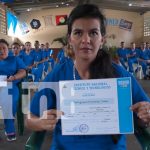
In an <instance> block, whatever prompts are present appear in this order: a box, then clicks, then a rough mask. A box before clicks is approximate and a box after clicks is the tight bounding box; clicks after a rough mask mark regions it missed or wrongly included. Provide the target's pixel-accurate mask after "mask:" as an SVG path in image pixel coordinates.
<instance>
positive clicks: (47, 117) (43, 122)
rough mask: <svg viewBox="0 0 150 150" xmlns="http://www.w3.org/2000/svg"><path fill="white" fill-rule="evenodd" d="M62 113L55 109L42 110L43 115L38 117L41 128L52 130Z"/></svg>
mask: <svg viewBox="0 0 150 150" xmlns="http://www.w3.org/2000/svg"><path fill="white" fill-rule="evenodd" d="M62 114H63V113H62V112H61V111H57V110H55V109H51V110H47V111H44V113H43V116H42V117H41V118H40V126H41V129H42V130H49V131H52V130H53V129H54V128H55V126H56V123H57V122H58V119H60V116H61V115H62Z"/></svg>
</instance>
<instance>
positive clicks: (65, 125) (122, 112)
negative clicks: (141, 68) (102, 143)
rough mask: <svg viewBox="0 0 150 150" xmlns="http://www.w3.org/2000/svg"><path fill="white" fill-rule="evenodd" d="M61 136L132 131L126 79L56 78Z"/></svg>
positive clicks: (129, 87) (129, 85) (127, 80)
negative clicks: (64, 79) (57, 81)
mask: <svg viewBox="0 0 150 150" xmlns="http://www.w3.org/2000/svg"><path fill="white" fill-rule="evenodd" d="M59 90H60V91H59V93H60V110H61V111H63V112H64V115H63V116H62V117H61V123H62V134H63V135H96V134H122V133H133V130H134V128H133V113H132V111H131V110H130V109H129V108H130V106H131V105H132V94H131V80H130V78H113V79H94V80H74V81H60V82H59Z"/></svg>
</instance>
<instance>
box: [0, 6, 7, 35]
mask: <svg viewBox="0 0 150 150" xmlns="http://www.w3.org/2000/svg"><path fill="white" fill-rule="evenodd" d="M0 33H2V34H7V23H6V9H5V7H4V6H3V5H0Z"/></svg>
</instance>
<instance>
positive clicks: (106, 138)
mask: <svg viewBox="0 0 150 150" xmlns="http://www.w3.org/2000/svg"><path fill="white" fill-rule="evenodd" d="M105 23H106V20H105V17H104V16H103V14H102V13H101V12H100V10H99V8H98V6H96V5H92V4H84V5H78V6H77V7H75V8H74V9H73V10H72V11H71V13H70V15H69V17H68V42H69V44H70V45H71V47H72V50H73V51H74V58H75V59H74V60H75V61H74V63H73V62H72V63H70V60H68V61H64V62H63V63H60V64H58V65H57V66H56V67H55V68H54V69H53V71H52V72H51V73H50V74H48V76H47V77H46V79H45V82H48V81H50V82H58V81H65V80H88V79H104V78H120V77H131V82H132V89H131V90H132V100H133V105H132V106H131V110H132V111H133V112H134V115H135V116H136V117H138V118H140V119H141V120H142V121H143V122H144V123H145V124H147V123H150V117H149V116H150V112H149V110H150V99H149V98H148V96H147V95H146V94H145V92H144V91H143V89H142V88H141V87H140V85H139V84H138V83H137V81H136V79H135V78H134V77H133V76H132V75H131V74H130V73H129V72H127V71H126V70H125V69H124V68H123V67H121V66H119V65H117V64H114V63H112V61H111V59H110V56H109V54H108V53H107V52H106V51H104V50H103V49H102V45H103V41H104V38H105V35H106V26H105ZM43 93H44V94H45V95H46V97H47V104H48V106H47V107H46V110H43V111H42V112H41V111H40V103H41V102H40V98H41V95H42V96H43ZM108 94H112V93H108ZM42 102H43V101H42ZM56 103H57V100H56V95H55V93H54V92H53V91H52V90H49V89H44V90H42V91H41V92H37V93H36V95H35V96H34V98H33V100H32V101H31V109H30V113H29V114H28V119H27V120H26V125H27V127H28V128H30V129H32V130H34V131H45V130H47V131H53V130H54V132H53V139H52V143H51V150H56V149H57V150H58V149H59V150H126V149H127V147H126V137H125V135H123V134H119V135H108V134H104V135H84V134H83V135H62V125H61V121H60V120H59V118H60V115H61V114H63V113H62V112H61V111H59V110H57V107H56ZM106 105H107V104H106ZM85 107H86V104H85ZM91 107H92V105H91ZM106 107H107V106H106ZM69 109H70V108H68V110H69ZM127 109H130V108H127ZM85 111H86V109H85ZM90 115H91V114H90ZM29 116H30V117H29ZM121 119H123V118H121ZM81 123H82V120H81ZM95 123H96V122H95ZM94 127H95V126H94ZM94 127H93V128H94ZM73 130H74V129H73ZM75 130H76V129H75ZM114 138H115V139H117V140H114Z"/></svg>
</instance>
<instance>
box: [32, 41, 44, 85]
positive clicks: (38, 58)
mask: <svg viewBox="0 0 150 150" xmlns="http://www.w3.org/2000/svg"><path fill="white" fill-rule="evenodd" d="M34 46H35V48H34V49H33V56H34V57H33V59H34V65H35V66H36V68H33V69H32V74H34V76H35V79H34V81H35V82H39V81H40V80H41V79H42V73H43V67H44V65H43V62H44V58H43V51H42V50H41V49H40V48H39V46H40V43H39V41H35V43H34Z"/></svg>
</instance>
